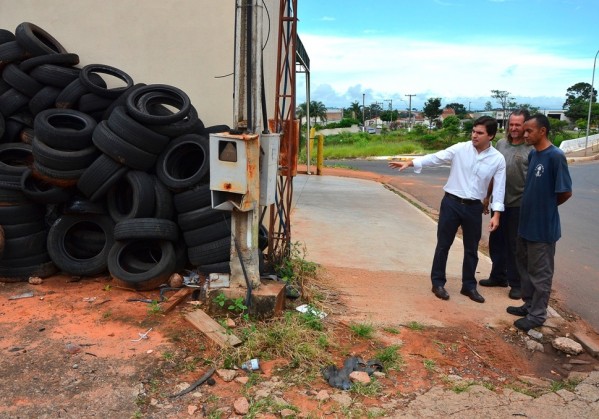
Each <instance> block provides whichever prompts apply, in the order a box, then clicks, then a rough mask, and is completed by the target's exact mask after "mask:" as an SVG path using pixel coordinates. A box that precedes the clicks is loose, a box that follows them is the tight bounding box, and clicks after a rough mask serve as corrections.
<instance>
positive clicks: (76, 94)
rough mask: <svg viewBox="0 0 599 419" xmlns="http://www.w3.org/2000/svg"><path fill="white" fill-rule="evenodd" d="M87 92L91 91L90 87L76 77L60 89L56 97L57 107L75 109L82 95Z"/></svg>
mask: <svg viewBox="0 0 599 419" xmlns="http://www.w3.org/2000/svg"><path fill="white" fill-rule="evenodd" d="M86 93H89V89H88V88H87V87H86V86H85V85H84V84H83V83H82V82H81V79H75V80H73V81H72V82H70V83H69V84H68V86H66V87H65V88H64V89H62V90H61V91H60V94H59V95H58V96H57V97H56V101H55V102H56V107H57V108H60V109H74V108H76V107H77V104H78V103H79V99H80V98H81V96H83V95H84V94H86Z"/></svg>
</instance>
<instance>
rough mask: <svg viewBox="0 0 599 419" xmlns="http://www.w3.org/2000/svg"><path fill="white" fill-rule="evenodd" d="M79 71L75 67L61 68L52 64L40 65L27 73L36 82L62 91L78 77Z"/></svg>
mask: <svg viewBox="0 0 599 419" xmlns="http://www.w3.org/2000/svg"><path fill="white" fill-rule="evenodd" d="M80 71H81V70H80V69H78V68H75V67H62V66H59V65H54V64H42V65H38V66H37V67H35V68H34V69H33V70H31V71H30V72H29V75H30V76H31V77H33V78H34V79H36V80H37V81H38V82H40V83H42V84H45V85H48V86H54V87H60V88H61V89H64V88H65V87H67V86H68V85H69V83H71V82H72V81H73V80H76V79H77V78H78V77H79V72H80Z"/></svg>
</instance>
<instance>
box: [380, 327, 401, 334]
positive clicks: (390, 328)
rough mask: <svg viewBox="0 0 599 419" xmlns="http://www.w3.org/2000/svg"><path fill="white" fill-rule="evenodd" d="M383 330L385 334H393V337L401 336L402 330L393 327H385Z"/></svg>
mask: <svg viewBox="0 0 599 419" xmlns="http://www.w3.org/2000/svg"><path fill="white" fill-rule="evenodd" d="M383 330H384V331H385V332H387V333H391V334H393V335H399V333H400V330H399V329H398V328H397V327H391V326H389V327H385V328H384V329H383Z"/></svg>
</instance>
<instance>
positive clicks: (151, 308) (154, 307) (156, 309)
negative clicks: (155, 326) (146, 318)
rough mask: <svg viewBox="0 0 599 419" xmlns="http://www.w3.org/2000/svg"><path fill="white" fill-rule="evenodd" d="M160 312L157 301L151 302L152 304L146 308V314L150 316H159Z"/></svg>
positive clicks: (160, 308)
mask: <svg viewBox="0 0 599 419" xmlns="http://www.w3.org/2000/svg"><path fill="white" fill-rule="evenodd" d="M161 310H162V307H160V304H158V301H156V300H152V302H151V303H150V305H149V306H148V314H150V315H156V314H159V313H160V312H161Z"/></svg>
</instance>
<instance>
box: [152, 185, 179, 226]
mask: <svg viewBox="0 0 599 419" xmlns="http://www.w3.org/2000/svg"><path fill="white" fill-rule="evenodd" d="M153 178H154V193H155V194H156V199H155V204H156V205H155V208H154V218H163V219H166V220H173V219H174V218H175V206H174V204H173V195H172V194H171V191H169V189H168V188H167V187H166V186H165V185H164V184H163V183H162V182H161V181H160V180H159V179H158V178H157V177H156V176H153Z"/></svg>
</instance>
